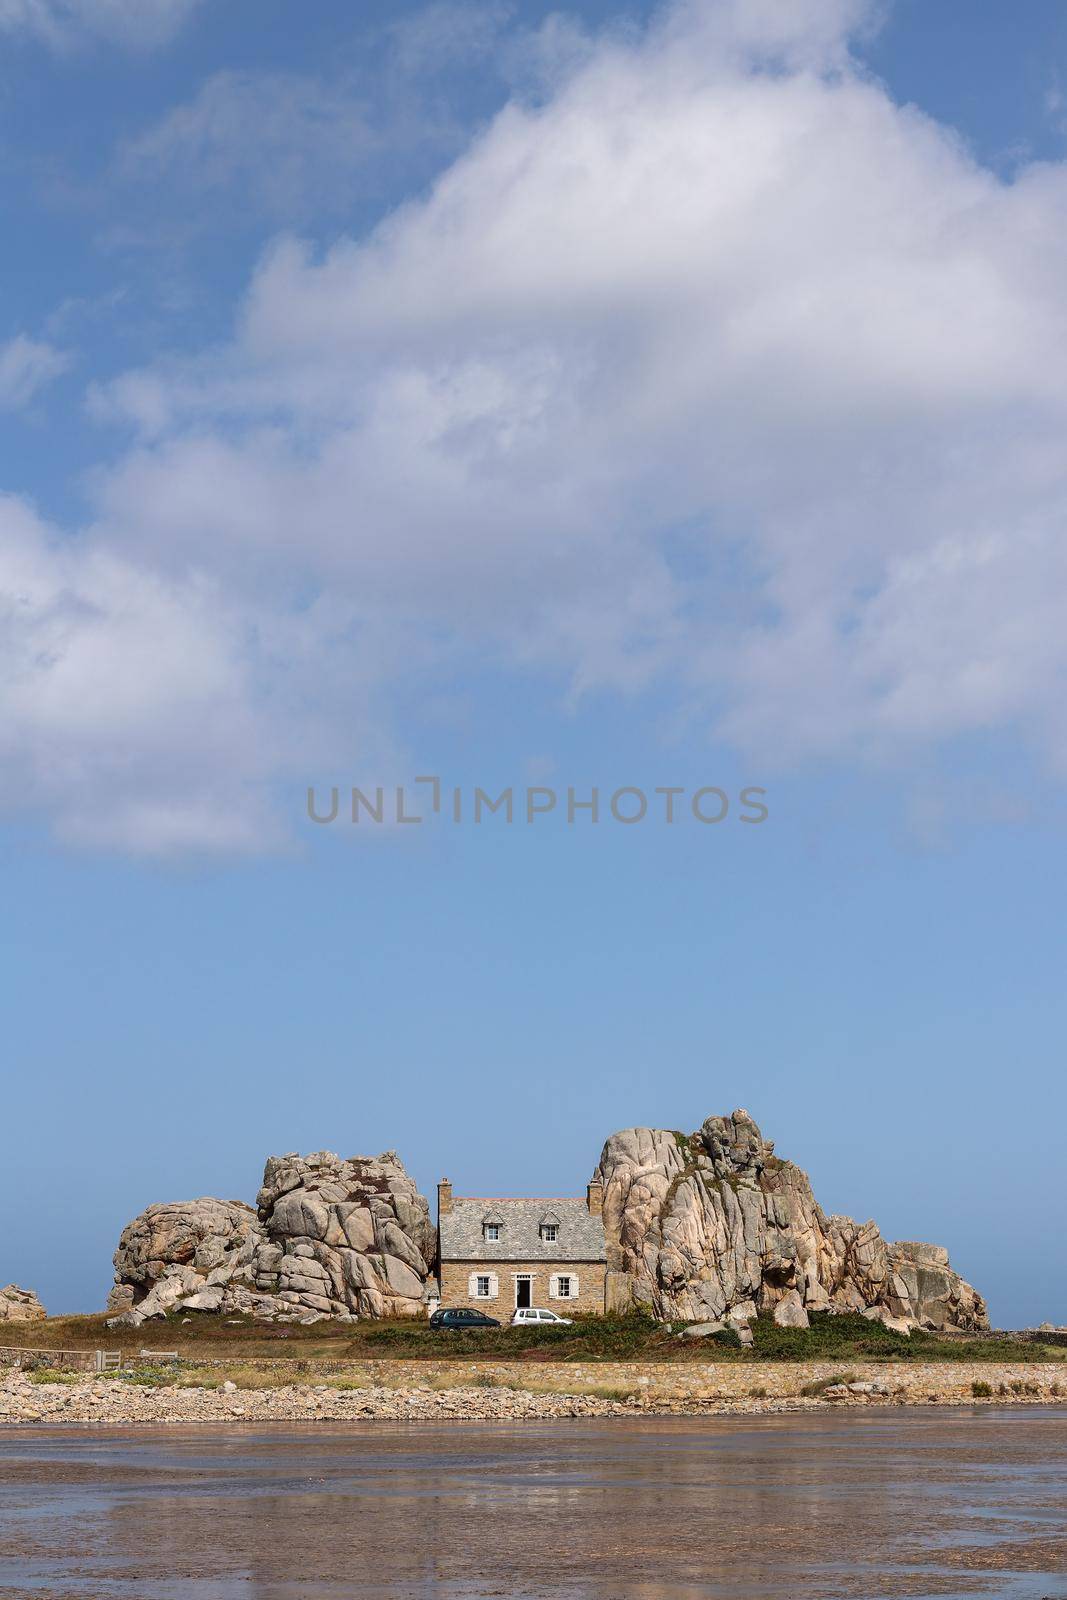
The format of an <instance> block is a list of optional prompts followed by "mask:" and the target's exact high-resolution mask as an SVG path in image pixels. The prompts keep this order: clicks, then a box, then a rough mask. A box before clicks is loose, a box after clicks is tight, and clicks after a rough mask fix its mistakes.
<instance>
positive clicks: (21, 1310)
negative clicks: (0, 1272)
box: [0, 1283, 48, 1322]
mask: <svg viewBox="0 0 1067 1600" xmlns="http://www.w3.org/2000/svg"><path fill="white" fill-rule="evenodd" d="M47 1315H48V1312H47V1311H46V1310H45V1308H44V1306H43V1305H42V1304H41V1302H40V1301H39V1300H38V1298H37V1296H36V1295H35V1294H34V1292H33V1290H32V1289H20V1288H19V1286H18V1284H17V1283H9V1284H6V1285H5V1286H4V1288H3V1289H0V1322H40V1321H41V1320H42V1318H44V1317H47Z"/></svg>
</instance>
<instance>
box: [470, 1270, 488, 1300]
mask: <svg viewBox="0 0 1067 1600" xmlns="http://www.w3.org/2000/svg"><path fill="white" fill-rule="evenodd" d="M489 1289H490V1283H489V1276H488V1274H486V1275H485V1276H484V1277H478V1278H475V1280H474V1294H475V1298H476V1299H478V1300H488V1299H489Z"/></svg>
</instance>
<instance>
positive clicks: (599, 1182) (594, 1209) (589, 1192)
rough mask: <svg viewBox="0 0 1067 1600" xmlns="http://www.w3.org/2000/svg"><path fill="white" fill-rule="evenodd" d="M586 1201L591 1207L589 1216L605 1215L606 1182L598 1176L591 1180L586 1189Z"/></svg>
mask: <svg viewBox="0 0 1067 1600" xmlns="http://www.w3.org/2000/svg"><path fill="white" fill-rule="evenodd" d="M585 1200H586V1204H587V1205H588V1207H589V1214H590V1216H593V1217H599V1216H602V1215H603V1211H604V1180H603V1179H602V1178H598V1177H597V1176H596V1174H595V1173H594V1175H593V1176H592V1177H591V1178H590V1180H589V1182H588V1183H587V1184H586V1188H585Z"/></svg>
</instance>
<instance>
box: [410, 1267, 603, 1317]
mask: <svg viewBox="0 0 1067 1600" xmlns="http://www.w3.org/2000/svg"><path fill="white" fill-rule="evenodd" d="M439 1272H440V1286H441V1304H442V1305H443V1306H470V1307H472V1308H473V1309H474V1310H475V1311H484V1312H485V1314H486V1316H488V1317H496V1318H497V1320H498V1321H499V1322H510V1320H511V1318H512V1316H513V1315H514V1311H515V1280H516V1276H522V1275H527V1274H528V1275H529V1278H530V1304H531V1305H532V1306H542V1307H543V1308H545V1309H546V1310H548V1311H558V1312H559V1315H560V1316H561V1317H569V1316H572V1315H573V1314H574V1313H575V1312H580V1313H587V1314H591V1315H594V1316H602V1315H603V1312H604V1273H605V1268H604V1263H603V1261H581V1262H577V1263H575V1262H562V1261H560V1262H548V1263H546V1262H544V1261H508V1262H501V1261H442V1263H441V1265H440V1268H439ZM472 1277H488V1278H490V1279H491V1280H493V1279H495V1280H496V1284H495V1288H496V1292H495V1293H494V1294H492V1295H491V1296H490V1297H489V1298H486V1297H485V1296H481V1295H478V1294H471V1292H470V1281H471V1278H472ZM560 1277H568V1278H569V1279H570V1288H571V1295H570V1296H569V1297H568V1298H567V1299H563V1300H561V1299H560V1298H559V1296H558V1295H554V1294H553V1293H552V1290H551V1285H552V1283H553V1281H555V1282H557V1283H558V1280H559V1278H560ZM575 1289H577V1293H576V1294H575V1292H574V1291H575Z"/></svg>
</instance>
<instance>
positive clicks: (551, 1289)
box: [548, 1272, 559, 1300]
mask: <svg viewBox="0 0 1067 1600" xmlns="http://www.w3.org/2000/svg"><path fill="white" fill-rule="evenodd" d="M548 1298H549V1299H550V1300H558V1299H559V1273H558V1272H553V1273H551V1274H550V1275H549V1279H548Z"/></svg>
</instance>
